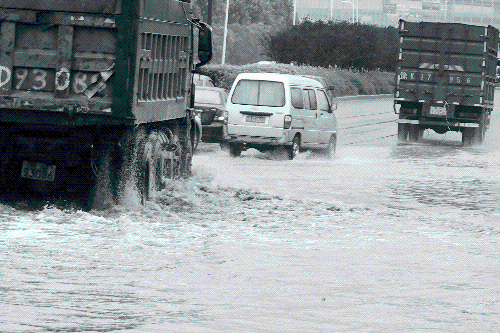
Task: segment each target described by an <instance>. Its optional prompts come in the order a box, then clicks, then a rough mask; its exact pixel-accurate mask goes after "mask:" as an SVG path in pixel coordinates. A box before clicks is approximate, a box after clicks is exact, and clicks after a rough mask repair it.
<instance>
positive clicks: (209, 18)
mask: <svg viewBox="0 0 500 333" xmlns="http://www.w3.org/2000/svg"><path fill="white" fill-rule="evenodd" d="M213 2H214V1H213V0H207V24H208V25H210V26H211V25H212V7H213Z"/></svg>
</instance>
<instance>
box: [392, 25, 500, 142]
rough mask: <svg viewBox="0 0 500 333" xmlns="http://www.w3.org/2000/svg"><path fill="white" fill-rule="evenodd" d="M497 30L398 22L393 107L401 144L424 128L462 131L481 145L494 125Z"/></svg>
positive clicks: (418, 135)
mask: <svg viewBox="0 0 500 333" xmlns="http://www.w3.org/2000/svg"><path fill="white" fill-rule="evenodd" d="M497 52H498V30H497V29H496V28H495V27H493V26H487V27H485V26H476V25H469V24H460V23H441V22H408V21H404V20H400V22H399V56H398V62H397V72H396V85H395V91H394V109H395V112H396V113H399V119H398V138H399V140H400V141H406V140H409V141H418V140H419V139H420V138H421V137H422V134H423V131H424V130H425V129H432V130H434V131H435V132H437V133H440V134H443V133H446V132H448V131H458V132H461V133H462V142H463V144H464V145H473V144H478V143H481V142H482V141H483V139H484V135H485V132H486V130H487V129H488V126H489V124H490V115H491V111H492V110H493V101H494V90H495V80H496V69H497Z"/></svg>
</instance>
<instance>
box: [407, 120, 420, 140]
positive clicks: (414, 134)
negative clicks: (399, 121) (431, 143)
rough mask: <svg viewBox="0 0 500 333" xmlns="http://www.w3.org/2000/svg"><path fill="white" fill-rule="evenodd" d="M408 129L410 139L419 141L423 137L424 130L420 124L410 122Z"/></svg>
mask: <svg viewBox="0 0 500 333" xmlns="http://www.w3.org/2000/svg"><path fill="white" fill-rule="evenodd" d="M409 125H410V126H409V129H408V141H411V142H417V141H419V140H420V139H421V138H422V134H423V130H422V129H421V128H420V125H416V124H409Z"/></svg>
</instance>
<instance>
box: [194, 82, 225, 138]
mask: <svg viewBox="0 0 500 333" xmlns="http://www.w3.org/2000/svg"><path fill="white" fill-rule="evenodd" d="M226 101H227V92H226V90H225V89H223V88H217V87H206V86H196V87H195V94H194V108H195V109H196V110H198V112H199V113H200V116H201V124H202V137H201V141H203V142H212V143H220V142H222V141H223V135H222V128H223V127H222V124H223V122H224V110H225V106H226Z"/></svg>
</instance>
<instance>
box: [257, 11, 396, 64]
mask: <svg viewBox="0 0 500 333" xmlns="http://www.w3.org/2000/svg"><path fill="white" fill-rule="evenodd" d="M264 40H265V44H264V47H265V50H266V54H267V55H268V56H269V58H271V59H273V60H275V61H277V62H281V63H292V62H294V63H297V64H300V65H311V66H320V67H340V68H344V69H356V70H360V71H363V70H376V69H381V70H387V71H393V70H394V69H395V65H396V55H397V30H396V29H395V28H393V27H377V26H374V25H367V24H358V23H356V24H353V23H349V22H338V21H329V22H322V21H316V22H311V21H307V20H306V21H304V22H302V23H300V24H298V25H295V26H291V27H288V28H285V29H282V30H279V31H270V32H269V33H268V35H267V36H266V38H265V39H264Z"/></svg>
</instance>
